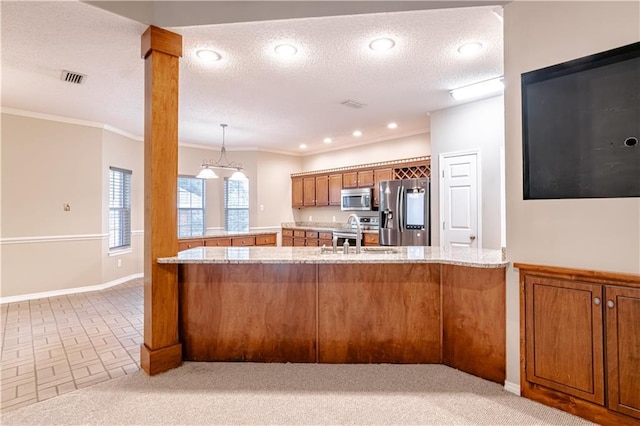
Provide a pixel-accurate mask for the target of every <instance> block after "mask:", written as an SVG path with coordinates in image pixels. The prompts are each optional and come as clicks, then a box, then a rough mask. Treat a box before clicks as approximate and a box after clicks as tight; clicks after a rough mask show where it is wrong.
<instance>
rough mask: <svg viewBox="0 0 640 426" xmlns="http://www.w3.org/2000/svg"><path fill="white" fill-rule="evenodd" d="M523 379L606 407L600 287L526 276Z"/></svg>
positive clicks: (584, 283) (577, 282)
mask: <svg viewBox="0 0 640 426" xmlns="http://www.w3.org/2000/svg"><path fill="white" fill-rule="evenodd" d="M525 285H526V310H527V313H526V321H527V324H526V350H527V364H526V375H527V380H529V381H531V382H534V383H538V384H540V385H543V386H547V387H549V388H552V389H556V390H559V391H561V392H564V393H567V394H569V395H574V396H578V397H580V398H582V399H585V400H587V401H591V402H595V403H597V404H602V405H604V369H603V368H604V365H603V350H604V347H603V340H602V339H603V325H602V324H603V323H602V309H603V307H602V305H603V302H602V298H603V297H602V296H603V294H602V293H603V291H602V286H601V285H599V284H591V283H586V282H579V281H568V280H563V279H554V278H545V277H539V276H535V275H529V276H527V277H526V284H525Z"/></svg>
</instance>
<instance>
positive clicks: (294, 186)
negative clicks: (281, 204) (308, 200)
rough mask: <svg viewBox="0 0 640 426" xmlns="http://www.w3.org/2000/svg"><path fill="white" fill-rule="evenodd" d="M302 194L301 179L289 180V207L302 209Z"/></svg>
mask: <svg viewBox="0 0 640 426" xmlns="http://www.w3.org/2000/svg"><path fill="white" fill-rule="evenodd" d="M302 194H303V185H302V178H301V177H294V178H291V207H304V199H303V198H302V196H303V195H302Z"/></svg>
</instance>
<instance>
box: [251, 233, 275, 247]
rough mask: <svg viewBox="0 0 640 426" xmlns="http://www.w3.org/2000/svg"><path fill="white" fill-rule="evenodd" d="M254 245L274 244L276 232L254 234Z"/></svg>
mask: <svg viewBox="0 0 640 426" xmlns="http://www.w3.org/2000/svg"><path fill="white" fill-rule="evenodd" d="M256 245H257V246H275V245H276V234H269V235H256Z"/></svg>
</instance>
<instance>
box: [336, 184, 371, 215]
mask: <svg viewBox="0 0 640 426" xmlns="http://www.w3.org/2000/svg"><path fill="white" fill-rule="evenodd" d="M340 199H341V202H340V210H371V208H372V202H373V201H372V200H373V197H372V194H371V188H354V189H343V190H342V191H341V192H340Z"/></svg>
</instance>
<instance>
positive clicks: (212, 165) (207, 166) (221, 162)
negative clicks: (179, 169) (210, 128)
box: [196, 124, 247, 180]
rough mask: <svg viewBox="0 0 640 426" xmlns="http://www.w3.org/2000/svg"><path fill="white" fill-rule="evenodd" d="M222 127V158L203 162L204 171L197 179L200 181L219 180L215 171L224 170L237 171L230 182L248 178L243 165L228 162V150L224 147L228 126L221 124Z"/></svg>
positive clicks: (201, 171)
mask: <svg viewBox="0 0 640 426" xmlns="http://www.w3.org/2000/svg"><path fill="white" fill-rule="evenodd" d="M220 127H222V149H221V150H220V157H218V160H217V161H213V160H203V161H202V169H200V173H198V175H197V176H196V177H197V178H199V179H217V178H218V175H217V174H216V172H215V171H214V170H213V169H222V170H235V171H234V172H233V174H232V175H231V177H230V178H229V179H230V180H245V179H247V177H246V176H245V174H244V173H243V172H242V170H244V167H242V163H238V162H236V161H229V160H227V149H226V147H225V146H224V131H225V129H226V127H227V125H226V124H221V125H220Z"/></svg>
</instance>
